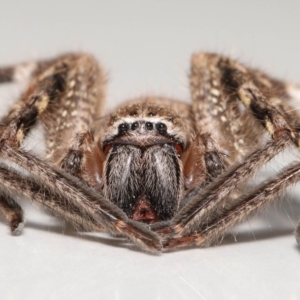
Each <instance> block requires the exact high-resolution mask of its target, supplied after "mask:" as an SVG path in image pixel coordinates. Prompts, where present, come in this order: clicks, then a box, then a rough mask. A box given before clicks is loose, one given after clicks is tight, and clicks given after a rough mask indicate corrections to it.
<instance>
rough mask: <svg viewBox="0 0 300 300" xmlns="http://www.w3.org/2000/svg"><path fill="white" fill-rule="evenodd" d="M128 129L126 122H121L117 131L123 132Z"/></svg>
mask: <svg viewBox="0 0 300 300" xmlns="http://www.w3.org/2000/svg"><path fill="white" fill-rule="evenodd" d="M127 130H128V124H127V123H122V124H120V125H119V133H125V132H126V131H127Z"/></svg>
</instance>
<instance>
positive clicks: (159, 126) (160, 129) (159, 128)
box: [156, 123, 167, 133]
mask: <svg viewBox="0 0 300 300" xmlns="http://www.w3.org/2000/svg"><path fill="white" fill-rule="evenodd" d="M156 129H157V131H158V132H159V133H166V131H167V126H166V124H164V123H157V124H156Z"/></svg>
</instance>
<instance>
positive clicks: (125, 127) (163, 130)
mask: <svg viewBox="0 0 300 300" xmlns="http://www.w3.org/2000/svg"><path fill="white" fill-rule="evenodd" d="M145 126H146V129H147V130H153V128H154V125H153V123H151V122H146V124H145ZM130 127H131V128H130ZM137 128H139V123H138V122H134V123H132V124H131V126H130V125H129V124H128V123H122V124H120V125H119V133H125V132H127V131H128V130H129V129H131V130H136V129H137ZM155 128H156V130H157V131H158V132H159V133H162V134H163V133H166V131H167V125H166V124H164V123H161V122H159V123H156V124H155Z"/></svg>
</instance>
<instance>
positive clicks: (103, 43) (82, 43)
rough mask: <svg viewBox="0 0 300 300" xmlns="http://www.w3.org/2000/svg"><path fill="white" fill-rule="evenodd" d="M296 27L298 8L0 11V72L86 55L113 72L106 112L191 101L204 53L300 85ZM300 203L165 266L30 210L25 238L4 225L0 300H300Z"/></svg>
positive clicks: (70, 6)
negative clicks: (195, 59)
mask: <svg viewBox="0 0 300 300" xmlns="http://www.w3.org/2000/svg"><path fill="white" fill-rule="evenodd" d="M299 16H300V2H299V1H285V2H284V1H247V2H246V1H222V2H221V1H200V0H198V1H176V0H174V1H156V0H152V1H133V0H129V1H128V0H127V1H122V0H120V1H89V0H86V1H71V0H69V1H66V0H64V1H57V0H53V1H48V2H42V1H23V2H21V1H0V37H1V47H0V63H1V64H3V65H6V64H10V63H14V62H20V61H26V60H31V59H36V58H42V57H48V56H54V55H56V54H58V53H62V52H69V51H86V52H90V53H93V54H94V55H95V56H96V57H97V58H98V59H99V60H100V61H101V63H102V64H103V65H104V67H105V68H106V70H107V72H108V77H109V86H108V105H109V106H110V107H112V106H114V105H115V104H116V103H117V102H120V101H122V100H124V99H126V98H128V97H133V96H139V95H145V94H148V93H155V94H163V95H166V96H172V97H176V98H179V99H182V100H184V101H189V91H188V80H187V73H188V70H189V58H190V56H191V54H192V53H193V52H196V51H213V52H219V53H224V54H228V55H231V56H233V57H234V58H238V59H240V60H242V61H243V62H246V63H248V64H250V65H251V66H255V67H260V68H262V69H263V70H266V71H268V72H269V73H271V74H273V75H274V76H277V77H279V78H284V79H286V80H290V81H295V82H296V81H297V80H298V81H299V82H300V67H299V66H300V55H299V53H300V41H299V36H300V18H299ZM15 94H16V90H14V91H10V92H8V94H6V95H5V96H2V100H0V102H1V107H4V106H6V105H7V102H8V100H9V97H8V95H11V96H14V95H15ZM3 109H4V108H3ZM3 109H2V111H3ZM38 144H39V140H38V139H37V140H35V144H34V145H33V147H37V146H38ZM281 163H282V162H281V161H280V162H277V166H278V164H279V165H281ZM297 195H299V191H298V192H297V189H293V193H289V195H287V196H286V197H285V200H284V202H282V203H281V204H278V203H277V205H275V206H272V207H271V208H270V209H268V210H267V211H266V212H264V213H262V214H260V215H259V216H257V217H256V218H255V219H249V220H248V221H247V222H245V223H244V224H243V225H242V226H240V227H238V228H236V229H234V231H233V232H232V233H234V234H233V235H232V234H230V235H228V236H227V237H226V238H225V239H224V241H223V243H222V244H221V245H219V246H217V247H211V248H206V249H187V250H183V251H177V252H173V253H168V254H163V255H161V256H151V255H149V254H145V253H143V252H140V251H137V250H136V249H135V248H131V247H129V246H128V245H127V244H126V243H124V242H122V241H119V240H116V239H113V238H111V237H109V236H107V235H104V234H103V235H94V234H89V235H86V236H81V235H80V234H78V233H76V231H74V229H73V228H72V227H70V226H69V225H67V224H64V223H63V222H60V221H58V220H56V219H55V218H54V217H52V216H49V215H47V214H45V213H44V212H43V211H42V210H41V209H36V207H35V205H34V204H31V203H30V204H28V205H27V206H26V216H27V217H26V218H27V225H26V227H25V230H24V234H23V235H22V236H20V237H12V236H11V235H10V234H9V231H8V228H7V227H6V226H5V224H3V222H0V243H1V249H0V266H1V267H0V295H1V299H66V298H71V297H72V298H74V299H253V298H255V299H299V298H300V285H299V280H300V253H299V247H298V246H297V244H296V242H295V239H294V236H293V234H292V232H293V230H294V227H295V224H296V222H297V218H298V217H299V216H300V206H299V201H297V198H298V197H299V196H297ZM236 232H238V234H237V235H236V234H235V233H236Z"/></svg>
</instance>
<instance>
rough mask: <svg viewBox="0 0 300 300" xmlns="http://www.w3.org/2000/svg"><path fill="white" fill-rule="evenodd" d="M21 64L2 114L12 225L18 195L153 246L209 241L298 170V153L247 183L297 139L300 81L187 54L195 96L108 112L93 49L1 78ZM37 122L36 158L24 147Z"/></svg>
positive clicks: (3, 198)
mask: <svg viewBox="0 0 300 300" xmlns="http://www.w3.org/2000/svg"><path fill="white" fill-rule="evenodd" d="M22 73H26V74H27V75H28V78H27V79H28V85H27V87H26V89H25V90H24V92H23V93H22V94H21V96H20V97H19V100H18V101H16V102H15V104H14V105H13V106H12V108H11V109H10V111H9V112H8V113H7V114H6V115H5V117H4V118H2V120H1V141H0V148H1V164H0V183H1V186H2V188H1V189H0V191H1V194H0V211H1V212H2V213H3V214H4V216H5V217H6V219H7V220H8V222H9V224H10V227H11V231H12V233H15V234H18V233H19V232H20V231H21V229H22V227H23V223H24V218H23V212H22V209H21V207H20V206H19V204H17V202H16V201H15V200H14V197H15V194H16V193H18V194H21V195H23V196H25V197H27V198H29V199H32V200H35V201H37V202H39V203H41V204H42V205H43V206H44V207H46V208H48V209H49V210H50V211H52V212H53V213H54V214H56V215H58V216H61V217H63V218H64V219H66V220H68V221H70V222H71V223H73V224H74V225H75V226H76V227H80V228H84V229H85V230H91V231H103V230H104V231H107V232H109V233H111V234H113V235H121V236H123V237H127V238H128V239H129V240H131V241H132V242H133V243H134V244H136V245H138V246H139V247H141V248H143V249H145V250H148V251H152V252H156V251H166V250H168V249H173V248H177V247H184V246H189V245H197V246H201V245H208V244H210V243H212V242H213V241H215V240H217V239H219V238H220V237H222V235H224V233H225V232H226V231H227V230H228V229H229V228H230V227H232V226H233V225H234V224H236V223H237V222H239V221H241V220H243V219H245V218H246V217H247V216H248V215H249V214H250V213H252V212H255V211H258V210H259V209H261V208H262V207H264V206H265V205H266V204H268V203H270V202H271V201H272V200H273V199H274V198H275V197H276V196H277V195H278V194H279V193H281V192H282V191H284V190H285V189H286V188H287V187H288V186H290V185H292V184H293V183H296V182H297V181H299V179H300V174H299V173H300V163H299V162H296V163H293V164H291V165H289V166H287V167H286V168H284V169H283V170H281V171H280V172H279V173H278V174H277V175H276V176H275V177H273V178H271V179H269V180H267V181H265V182H263V183H262V184H260V185H259V186H257V187H255V188H254V189H250V188H249V186H248V185H247V179H249V178H250V177H251V176H252V175H253V174H254V173H255V172H256V171H257V170H258V169H259V168H260V167H261V166H263V165H264V164H265V163H267V162H268V161H269V160H271V159H272V158H273V157H274V156H275V155H277V154H278V153H280V152H281V151H283V150H284V149H285V148H287V147H288V146H292V145H295V146H296V147H299V141H300V139H299V130H300V124H299V123H298V119H299V116H298V114H297V113H296V112H295V110H293V109H292V108H291V101H292V100H294V99H295V98H297V97H298V98H300V88H297V87H296V86H292V85H288V84H285V83H283V82H281V81H279V80H276V79H273V78H271V77H270V76H268V75H266V74H264V73H263V72H260V71H258V70H254V69H251V68H247V67H245V66H244V65H243V64H241V63H239V62H237V61H234V60H232V59H230V58H227V57H224V56H221V55H217V54H212V53H198V54H194V55H193V56H192V60H191V70H190V75H189V80H190V90H191V99H192V101H191V103H190V104H187V103H183V102H180V101H178V100H174V99H169V98H165V97H156V96H148V97H143V98H139V99H133V100H129V101H127V102H126V103H125V104H122V105H120V106H119V107H117V108H116V109H115V110H113V112H112V113H111V114H109V115H106V114H105V113H104V99H105V81H106V80H105V76H104V72H103V70H102V68H101V66H100V65H99V64H98V62H97V61H96V60H95V58H93V57H92V56H91V55H87V54H65V55H62V56H59V57H56V58H54V59H49V60H42V61H38V62H33V63H24V64H19V65H16V66H9V67H5V68H1V69H0V82H2V83H5V82H12V81H16V80H18V79H19V78H20V75H21V74H22ZM38 124H43V127H44V131H45V139H46V146H47V153H46V157H45V158H43V159H41V158H40V157H37V156H36V155H34V154H32V153H31V152H30V151H26V150H24V148H23V147H22V144H23V142H24V139H25V138H26V136H27V135H28V133H29V132H30V130H31V129H32V128H33V127H35V126H37V125H38ZM265 133H269V138H268V139H267V140H266V139H265V136H266V134H265ZM7 162H10V163H13V164H14V165H17V166H19V168H17V169H16V168H14V167H12V166H11V165H10V164H8V163H7ZM20 169H24V170H26V171H27V172H26V174H25V175H24V172H20ZM298 228H299V227H298ZM296 235H297V240H299V236H300V230H299V229H297V230H296Z"/></svg>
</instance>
